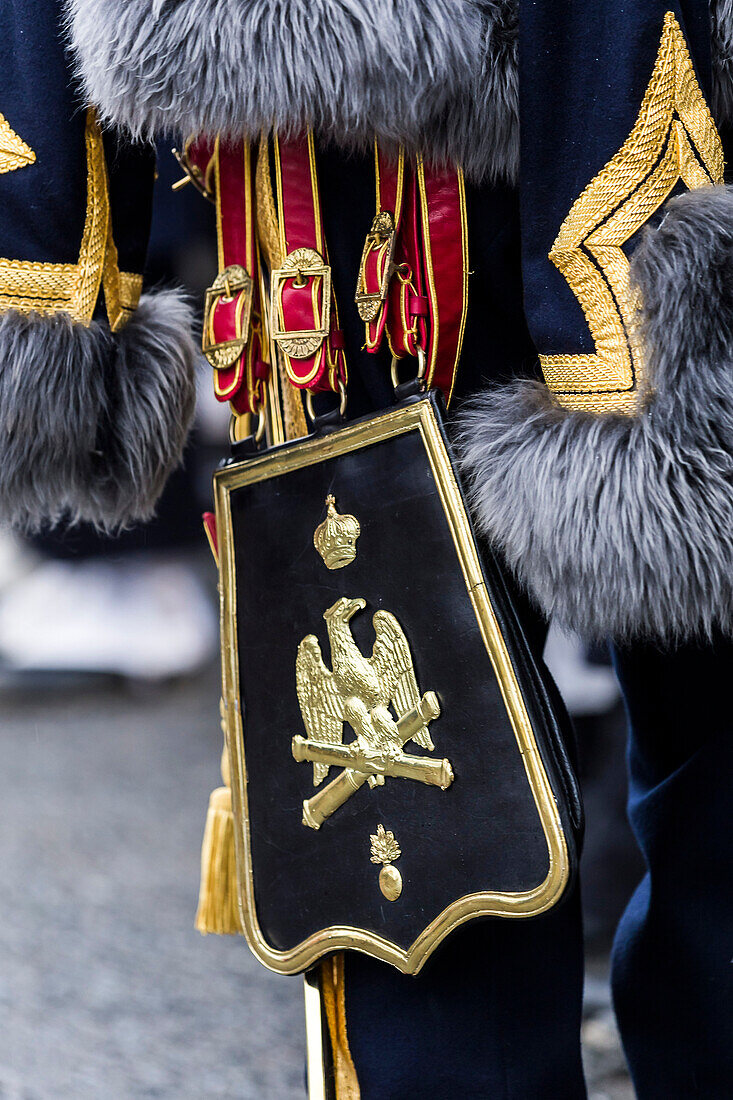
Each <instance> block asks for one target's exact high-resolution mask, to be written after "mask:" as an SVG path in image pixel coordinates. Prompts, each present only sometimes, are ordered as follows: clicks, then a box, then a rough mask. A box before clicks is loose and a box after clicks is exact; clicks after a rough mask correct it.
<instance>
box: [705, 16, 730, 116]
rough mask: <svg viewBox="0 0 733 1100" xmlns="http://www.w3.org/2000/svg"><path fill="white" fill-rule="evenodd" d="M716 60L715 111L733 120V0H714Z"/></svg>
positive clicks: (714, 112) (713, 55)
mask: <svg viewBox="0 0 733 1100" xmlns="http://www.w3.org/2000/svg"><path fill="white" fill-rule="evenodd" d="M710 22H711V30H712V61H713V103H712V107H713V114H714V115H715V118H716V119H717V121H718V122H731V121H733V0H710Z"/></svg>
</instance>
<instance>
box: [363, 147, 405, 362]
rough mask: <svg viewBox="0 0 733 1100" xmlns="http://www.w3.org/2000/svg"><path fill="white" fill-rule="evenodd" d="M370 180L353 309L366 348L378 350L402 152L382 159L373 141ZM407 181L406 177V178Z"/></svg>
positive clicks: (398, 217)
mask: <svg viewBox="0 0 733 1100" xmlns="http://www.w3.org/2000/svg"><path fill="white" fill-rule="evenodd" d="M374 179H375V183H376V194H377V208H376V213H375V215H374V221H373V222H372V227H371V229H370V230H369V233H368V234H367V238H366V241H365V242H364V251H363V253H362V257H361V263H360V265H359V277H358V279H357V285H356V296H355V301H356V308H357V310H358V311H359V316H360V317H361V319H362V321H363V322H364V325H365V328H366V344H365V347H366V350H367V351H369V352H376V351H378V350H379V348H380V346H381V344H382V340H383V338H384V331H385V326H386V323H387V298H388V295H389V290H390V285H391V283H392V278H393V275H394V273H395V268H394V253H395V246H396V243H397V240H398V239H399V237H400V234H401V231H402V212H403V207H404V199H405V184H406V179H405V153H404V150H403V149H400V151H399V156H398V159H397V161H396V162H395V161H394V160H389V159H385V157H384V154H383V152H382V150H381V149H380V147H379V144H378V142H375V143H374ZM407 183H409V177H408V179H407Z"/></svg>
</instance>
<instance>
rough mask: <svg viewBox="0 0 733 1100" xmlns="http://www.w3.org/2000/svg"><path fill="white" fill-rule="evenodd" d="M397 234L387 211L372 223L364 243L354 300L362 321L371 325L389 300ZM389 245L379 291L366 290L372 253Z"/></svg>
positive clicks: (383, 211) (378, 215) (381, 213)
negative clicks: (367, 273) (368, 262)
mask: <svg viewBox="0 0 733 1100" xmlns="http://www.w3.org/2000/svg"><path fill="white" fill-rule="evenodd" d="M396 239H397V234H396V231H395V224H394V218H393V217H392V215H391V214H390V213H389V212H388V211H387V210H382V211H380V213H379V214H377V215H376V217H375V218H374V221H373V222H372V227H371V229H370V230H369V232H368V233H367V238H366V241H365V242H364V251H363V252H362V254H361V263H360V264H359V278H358V279H357V281H356V295H355V297H354V300H355V302H356V308H357V310H358V311H359V316H360V317H361V319H362V321H364V322H365V323H366V324H369V323H370V322H371V321H375V320H376V319H377V317H378V316H379V311H380V310H381V308H382V306H383V305H384V303H385V302H386V300H387V294H388V292H389V284H390V280H391V278H392V276H393V274H394V270H395V268H394V250H395V242H396ZM385 244H386V245H387V262H386V263H385V265H384V271H383V273H382V278H381V281H380V284H379V290H375V291H368V290H367V289H366V265H367V260H368V259H369V256H370V254H371V253H372V252H374V251H376V250H378V249H381V248H383V247H384V245H385Z"/></svg>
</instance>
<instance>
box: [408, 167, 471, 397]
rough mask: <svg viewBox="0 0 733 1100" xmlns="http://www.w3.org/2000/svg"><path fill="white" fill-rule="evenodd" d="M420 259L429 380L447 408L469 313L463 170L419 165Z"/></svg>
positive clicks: (427, 376) (428, 384)
mask: <svg viewBox="0 0 733 1100" xmlns="http://www.w3.org/2000/svg"><path fill="white" fill-rule="evenodd" d="M417 181H418V187H417V190H418V194H419V196H420V215H421V221H422V259H423V265H424V278H425V288H426V294H427V300H428V306H429V311H430V313H429V319H428V326H427V328H428V344H427V347H426V349H425V351H426V358H427V363H426V374H425V380H426V385H427V387H428V389H432V388H433V387H435V388H436V389H439V390H442V392H443V395H444V397H445V400H446V404H448V403H449V402H450V399H451V395H452V393H453V387H454V385H455V379H456V372H457V370H458V362H459V359H460V357H461V350H462V347H463V337H464V335H465V331H466V317H467V314H468V273H469V272H468V217H467V211H466V188H465V182H464V179H463V172H462V171H461V170H460V169H451V168H443V169H440V168H426V166H425V163H424V161H423V159H422V157H419V158H418V161H417Z"/></svg>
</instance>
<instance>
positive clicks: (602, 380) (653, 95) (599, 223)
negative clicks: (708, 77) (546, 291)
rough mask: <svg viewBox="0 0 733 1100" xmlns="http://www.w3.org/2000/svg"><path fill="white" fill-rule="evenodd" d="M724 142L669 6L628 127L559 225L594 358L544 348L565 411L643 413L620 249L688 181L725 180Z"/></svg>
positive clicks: (549, 377)
mask: <svg viewBox="0 0 733 1100" xmlns="http://www.w3.org/2000/svg"><path fill="white" fill-rule="evenodd" d="M723 169H724V158H723V147H722V144H721V141H720V137H719V135H718V132H717V130H716V128H715V123H714V122H713V118H712V115H711V114H710V111H709V110H708V106H707V103H706V102H705V98H704V96H703V93H702V91H701V89H700V85H699V84H698V82H697V78H696V76H695V70H694V69H693V66H692V61H691V60H690V54H689V52H688V49H687V44H686V42H685V38H684V35H683V33H682V30H681V28H680V25H679V23H678V22H677V19H676V17H675V16H674V14H673V13H672V12H667V14H666V15H665V17H664V29H663V32H662V39H661V42H660V46H659V53H658V54H657V59H656V62H655V64H654V71H653V72H652V77H651V80H650V82H649V86H648V88H647V90H646V94H645V96H644V100H643V102H642V105H641V110H640V112H639V116H638V118H637V120H636V123H635V125H634V128H633V130H632V131H631V134H630V135H629V137H628V138H627V139H626V141H625V142H624V144H623V145H622V147H621V148H620V149H619V151H618V152H617V153H616V155H615V156H614V157H613V158H612V159H611V160H610V161H609V162H608V164H606V166H605V167H604V168H602V169H601V171H600V172H599V173H598V175H597V176H595V178H594V179H593V180H592V181H591V182H590V183H589V184H588V186H587V187H586V189H585V191H584V192H583V193H582V195H581V196H580V197H579V198H578V199H577V201H576V202H575V204H574V205H573V207H572V209H571V211H570V213H569V214H568V216H567V218H566V219H565V221H564V222H563V224H562V226H561V227H560V232H559V233H558V236H557V239H556V240H555V243H554V244H553V246H552V250H551V251H550V254H549V258H550V259H551V260H552V262H553V263H554V264H555V266H556V267H557V268H558V270H559V271H560V272H561V273H562V275H563V276H564V277H565V279H566V280H567V283H568V285H569V287H570V289H571V290H572V292H573V294H574V295H575V297H576V298H577V299H578V301H579V302H580V305H581V306H582V309H583V313H584V314H585V318H586V321H587V322H588V327H589V329H590V331H591V335H592V337H593V341H594V343H595V347H596V351H595V354H594V355H541V356H540V362H541V364H542V370H543V373H544V376H545V380H546V381H547V384H548V386H549V387H550V389H551V390H553V392H554V393H555V395H556V397H557V398H558V400H559V401H560V403H561V404H562V405H564V406H565V408H568V409H586V410H588V411H591V412H623V413H632V412H634V411H635V410H636V403H637V394H638V388H639V381H640V379H641V376H642V374H643V367H644V364H643V354H642V349H641V346H640V343H639V339H638V336H637V334H636V331H635V329H636V313H637V310H638V302H636V301H635V299H634V295H633V294H632V292H631V289H630V286H629V261H628V259H627V258H626V255H625V254H624V251H623V248H622V246H623V245H624V244H625V243H626V242H627V241H628V240H629V239H630V238H631V237H632V236H633V235H634V234H635V233H636V232H637V231H638V230H639V229H641V227H642V226H643V225H644V224H645V223H646V222H648V221H649V219H650V218H651V217H652V215H653V214H654V213H655V212H656V211H657V210H658V209H659V207H660V206H661V205H662V204H663V203H664V202H665V200H666V199H667V198H668V197H669V195H670V194H671V192H672V190H673V188H674V187H675V185H676V184H677V183H678V182H679V181H682V182H683V183H684V184H685V185H686V186H687V187H688V188H690V189H692V188H695V187H704V186H708V185H710V184H719V183H722V182H723Z"/></svg>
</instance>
